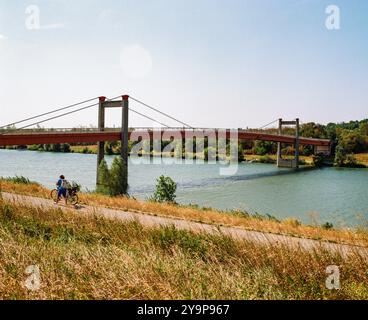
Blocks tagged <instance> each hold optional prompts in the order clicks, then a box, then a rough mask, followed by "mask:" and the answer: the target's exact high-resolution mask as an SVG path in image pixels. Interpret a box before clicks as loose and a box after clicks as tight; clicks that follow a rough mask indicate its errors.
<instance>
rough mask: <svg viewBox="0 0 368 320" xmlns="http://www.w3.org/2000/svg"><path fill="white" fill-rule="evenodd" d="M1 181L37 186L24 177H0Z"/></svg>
mask: <svg viewBox="0 0 368 320" xmlns="http://www.w3.org/2000/svg"><path fill="white" fill-rule="evenodd" d="M0 179H1V180H4V181H8V182H12V183H16V184H37V183H36V182H33V181H31V180H29V179H28V178H26V177H23V176H15V177H8V178H2V177H0Z"/></svg>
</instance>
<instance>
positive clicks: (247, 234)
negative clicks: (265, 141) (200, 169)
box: [2, 192, 368, 259]
mask: <svg viewBox="0 0 368 320" xmlns="http://www.w3.org/2000/svg"><path fill="white" fill-rule="evenodd" d="M2 195H3V198H4V199H5V200H8V201H11V202H15V203H23V204H26V205H31V206H35V207H43V208H46V209H47V208H55V207H59V208H61V209H62V210H66V211H73V212H77V213H81V214H90V215H91V214H97V215H101V216H104V217H107V218H110V219H119V220H122V221H137V222H139V223H141V224H142V225H144V226H147V227H158V226H170V225H174V226H175V227H176V228H177V229H182V230H191V231H194V232H207V233H211V234H221V233H222V234H225V235H228V236H231V237H233V238H235V239H242V240H246V241H251V242H256V243H259V244H263V245H277V244H284V245H287V246H289V247H293V248H300V249H304V250H314V249H321V248H322V249H325V250H328V251H330V252H332V253H335V252H338V253H340V254H341V255H342V256H344V257H346V256H347V255H349V254H352V253H357V254H360V255H361V256H364V257H365V258H367V259H368V248H365V247H360V246H353V245H346V244H336V243H331V242H326V241H318V240H311V239H305V238H298V237H293V236H285V235H278V234H273V233H266V232H259V231H250V230H245V229H241V228H237V227H224V226H216V225H211V224H206V223H198V222H194V221H188V220H183V219H175V218H170V217H160V216H155V215H149V214H144V213H136V212H128V211H120V210H114V209H108V208H104V207H92V206H81V207H79V208H77V209H76V208H74V207H73V206H65V205H58V206H57V205H55V204H54V203H53V201H52V200H48V199H43V198H36V197H31V196H24V195H17V194H12V193H5V192H3V193H2Z"/></svg>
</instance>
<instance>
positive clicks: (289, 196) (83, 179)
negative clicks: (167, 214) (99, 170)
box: [0, 150, 368, 227]
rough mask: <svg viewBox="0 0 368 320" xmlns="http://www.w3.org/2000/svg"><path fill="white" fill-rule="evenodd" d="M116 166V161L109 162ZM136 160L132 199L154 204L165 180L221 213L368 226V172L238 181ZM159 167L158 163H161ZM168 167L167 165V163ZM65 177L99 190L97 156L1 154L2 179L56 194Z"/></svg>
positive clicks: (264, 170)
mask: <svg viewBox="0 0 368 320" xmlns="http://www.w3.org/2000/svg"><path fill="white" fill-rule="evenodd" d="M106 159H107V161H108V163H111V161H112V159H113V157H109V156H107V157H106ZM142 161H146V162H147V160H143V159H142V158H141V159H138V158H132V159H130V164H129V186H130V189H129V193H130V194H131V195H132V196H135V197H136V198H139V199H146V198H148V197H149V196H150V195H151V194H152V193H153V192H154V189H155V183H156V179H157V178H158V177H159V176H160V175H162V174H163V175H166V176H170V177H171V178H172V179H173V180H174V181H176V182H177V183H178V190H177V201H178V202H179V203H182V204H198V205H199V206H204V207H214V208H218V209H242V210H246V211H248V212H251V213H256V212H258V213H261V214H266V213H267V214H270V215H273V216H275V217H277V218H279V219H284V218H287V217H293V218H297V219H299V220H301V221H303V222H304V223H314V222H317V223H324V222H327V221H328V222H332V223H333V224H334V225H335V226H340V227H341V226H357V225H359V226H365V225H366V222H367V219H368V169H338V168H323V169H316V170H308V171H303V170H302V171H300V172H297V173H295V172H292V171H290V170H288V169H279V168H277V167H276V166H275V165H272V164H251V163H242V164H239V165H238V168H237V171H236V173H235V174H234V175H230V176H224V175H220V169H224V168H226V166H225V165H224V164H220V163H217V164H203V163H193V164H163V163H160V164H149V163H139V164H138V163H137V162H142ZM156 161H157V160H156ZM165 161H167V160H165ZM60 174H64V175H65V176H66V177H67V179H68V180H74V181H77V182H78V183H80V184H81V185H82V188H83V189H84V190H91V191H92V190H93V189H94V188H95V185H94V183H95V179H96V155H87V154H75V153H69V154H68V153H66V154H64V153H48V152H33V151H15V150H0V176H3V177H8V176H15V175H22V176H25V177H28V178H29V179H31V180H34V181H37V182H39V183H41V184H42V185H44V186H46V187H48V188H53V186H54V183H55V181H56V179H57V177H58V176H59V175H60Z"/></svg>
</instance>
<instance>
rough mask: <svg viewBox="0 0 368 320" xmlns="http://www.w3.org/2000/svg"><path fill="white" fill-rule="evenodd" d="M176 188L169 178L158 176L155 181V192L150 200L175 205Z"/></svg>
mask: <svg viewBox="0 0 368 320" xmlns="http://www.w3.org/2000/svg"><path fill="white" fill-rule="evenodd" d="M176 188H177V185H176V183H175V182H174V181H173V180H172V179H171V178H170V177H165V176H160V177H159V178H158V179H157V185H156V191H155V193H154V194H153V197H152V198H151V200H153V201H156V202H171V203H175V198H176V195H175V192H176Z"/></svg>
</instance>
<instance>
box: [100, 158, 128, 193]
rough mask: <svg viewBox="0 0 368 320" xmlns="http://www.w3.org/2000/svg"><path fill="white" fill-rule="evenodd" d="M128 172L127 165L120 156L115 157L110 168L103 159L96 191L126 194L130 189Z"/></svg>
mask: <svg viewBox="0 0 368 320" xmlns="http://www.w3.org/2000/svg"><path fill="white" fill-rule="evenodd" d="M127 174H128V171H127V167H126V166H125V164H124V160H123V159H122V158H121V157H120V156H118V157H115V158H114V161H113V162H112V166H111V169H110V170H109V168H108V166H107V163H106V161H105V160H102V161H101V163H100V166H99V168H98V184H97V189H96V191H97V192H99V193H103V194H109V195H111V196H118V195H123V194H126V193H127V189H128V180H127Z"/></svg>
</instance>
